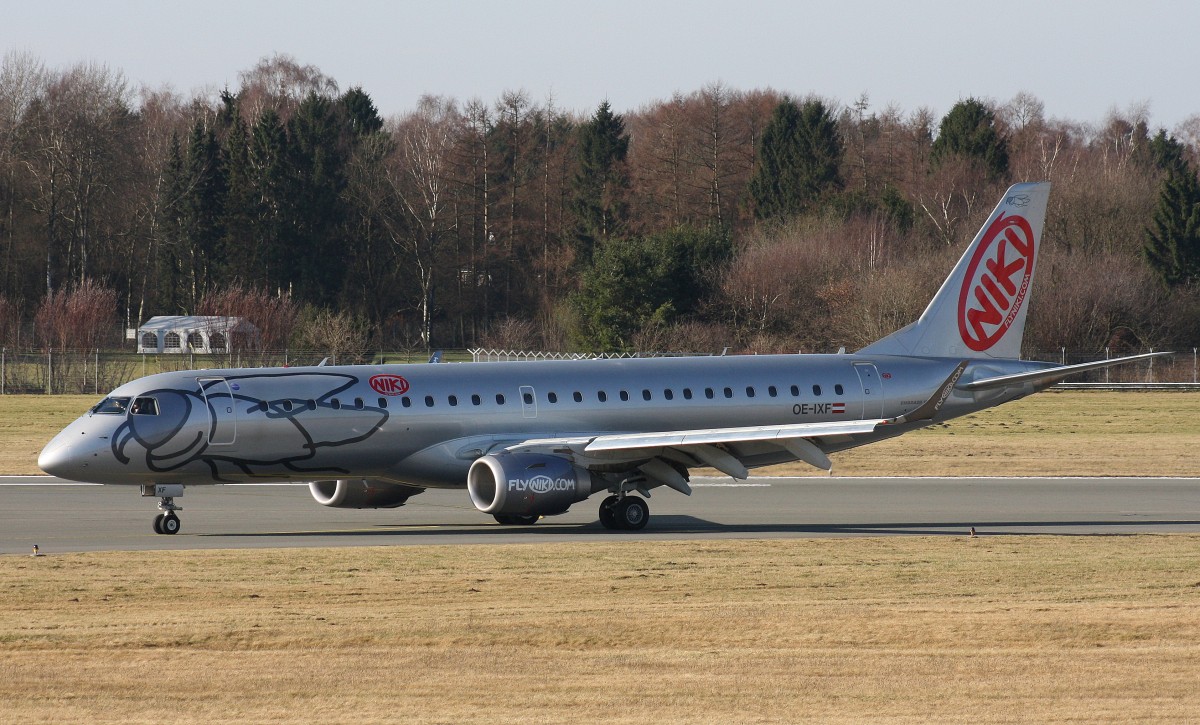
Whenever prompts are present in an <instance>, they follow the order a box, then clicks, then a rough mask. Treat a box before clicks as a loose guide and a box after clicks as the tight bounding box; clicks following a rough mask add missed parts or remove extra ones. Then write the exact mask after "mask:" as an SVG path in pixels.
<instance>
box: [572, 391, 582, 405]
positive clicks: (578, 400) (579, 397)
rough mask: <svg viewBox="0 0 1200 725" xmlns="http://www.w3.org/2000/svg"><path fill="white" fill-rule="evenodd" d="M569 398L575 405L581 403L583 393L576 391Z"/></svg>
mask: <svg viewBox="0 0 1200 725" xmlns="http://www.w3.org/2000/svg"><path fill="white" fill-rule="evenodd" d="M571 398H573V399H574V400H575V402H576V403H582V402H583V393H581V392H579V391H578V390H576V391H575V392H574V393H572V394H571Z"/></svg>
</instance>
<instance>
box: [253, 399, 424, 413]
mask: <svg viewBox="0 0 1200 725" xmlns="http://www.w3.org/2000/svg"><path fill="white" fill-rule="evenodd" d="M405 400H408V398H405ZM329 407H330V408H333V409H334V410H340V409H341V407H342V401H340V400H338V399H337V398H334V399H333V400H330V401H329ZM405 407H408V406H405ZM266 408H267V404H266V403H263V410H266Z"/></svg>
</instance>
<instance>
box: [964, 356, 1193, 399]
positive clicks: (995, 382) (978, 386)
mask: <svg viewBox="0 0 1200 725" xmlns="http://www.w3.org/2000/svg"><path fill="white" fill-rule="evenodd" d="M1174 354H1175V353H1173V352H1148V353H1144V354H1142V355H1130V356H1128V357H1115V358H1112V359H1111V360H1097V361H1096V362H1090V363H1080V364H1078V365H1062V366H1059V367H1052V368H1046V369H1045V370H1034V371H1032V372H1028V373H1016V374H1014V375H1000V376H997V377H994V378H984V379H983V380H972V381H971V382H969V383H963V384H962V385H959V386H958V388H959V389H960V390H991V389H992V388H1007V387H1010V386H1016V385H1024V384H1026V383H1032V384H1034V385H1035V386H1037V387H1048V386H1050V385H1053V384H1055V383H1059V382H1062V381H1063V379H1064V378H1067V377H1070V376H1071V375H1074V374H1075V373H1082V372H1085V371H1087V370H1097V369H1099V368H1106V367H1109V366H1112V365H1123V364H1125V363H1129V362H1134V361H1136V360H1146V359H1148V358H1152V357H1160V356H1162V355H1174Z"/></svg>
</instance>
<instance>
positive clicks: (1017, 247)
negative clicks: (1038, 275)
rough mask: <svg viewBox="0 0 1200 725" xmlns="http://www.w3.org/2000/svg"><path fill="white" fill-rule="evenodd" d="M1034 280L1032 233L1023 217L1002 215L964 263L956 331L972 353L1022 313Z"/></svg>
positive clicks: (992, 341)
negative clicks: (964, 273)
mask: <svg viewBox="0 0 1200 725" xmlns="http://www.w3.org/2000/svg"><path fill="white" fill-rule="evenodd" d="M1032 276H1033V229H1032V228H1031V227H1030V226H1029V222H1028V221H1026V220H1025V217H1022V216H1016V215H1010V216H1005V215H1004V214H1001V215H1000V216H999V217H997V218H996V221H994V222H992V225H991V226H990V227H988V230H987V232H986V233H985V234H984V235H983V240H982V241H981V242H980V243H979V248H978V249H976V250H975V254H974V255H973V256H972V257H971V263H970V264H968V265H967V274H966V276H965V277H964V278H963V285H962V291H961V292H959V295H958V333H959V335H961V336H962V340H963V342H964V343H966V345H967V347H969V348H971V349H972V350H974V351H976V352H983V351H984V350H987V349H989V348H990V347H992V345H995V344H996V343H997V342H999V341H1000V338H1002V337H1004V333H1005V332H1008V328H1010V327H1012V323H1013V320H1015V319H1016V318H1017V313H1018V312H1020V311H1021V305H1022V304H1024V302H1025V295H1026V294H1027V293H1028V292H1029V280H1030V278H1031V277H1032Z"/></svg>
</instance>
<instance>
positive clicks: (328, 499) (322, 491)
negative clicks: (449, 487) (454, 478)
mask: <svg viewBox="0 0 1200 725" xmlns="http://www.w3.org/2000/svg"><path fill="white" fill-rule="evenodd" d="M308 490H309V491H310V492H311V493H312V497H313V498H314V499H316V500H317V503H319V504H321V505H322V506H330V507H332V508H336V509H390V508H396V507H397V506H403V505H404V502H405V501H408V498H409V497H410V496H415V495H417V494H418V493H420V492H421V491H424V490H425V489H423V488H414V487H412V486H402V485H400V484H398V483H388V482H386V481H376V480H373V479H370V478H340V479H338V480H336V481H313V482H311V483H309V484H308Z"/></svg>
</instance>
